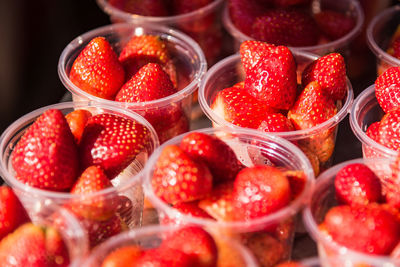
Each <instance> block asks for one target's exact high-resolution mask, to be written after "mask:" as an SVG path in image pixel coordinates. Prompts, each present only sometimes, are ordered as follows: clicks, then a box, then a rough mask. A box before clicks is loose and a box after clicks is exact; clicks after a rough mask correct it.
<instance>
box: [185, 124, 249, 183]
mask: <svg viewBox="0 0 400 267" xmlns="http://www.w3.org/2000/svg"><path fill="white" fill-rule="evenodd" d="M180 147H181V148H182V150H183V151H185V152H186V153H187V154H188V155H189V156H190V157H191V158H192V159H194V160H196V161H202V162H204V163H205V164H206V165H207V167H208V168H209V169H210V171H211V174H212V175H213V178H214V182H215V183H216V182H218V181H224V180H234V179H235V177H236V174H237V173H238V172H239V171H240V170H241V169H243V168H244V166H243V164H242V163H240V161H239V159H238V158H237V157H236V154H235V152H234V151H233V150H232V149H231V147H230V146H228V145H227V144H226V143H225V142H224V141H222V140H221V139H219V138H218V137H214V136H211V135H208V134H204V133H199V132H193V133H189V134H187V135H186V136H185V137H184V138H183V139H182V141H181V144H180ZM221 155H224V156H223V157H221Z"/></svg>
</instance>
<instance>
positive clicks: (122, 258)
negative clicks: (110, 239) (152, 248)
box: [101, 245, 143, 267]
mask: <svg viewBox="0 0 400 267" xmlns="http://www.w3.org/2000/svg"><path fill="white" fill-rule="evenodd" d="M142 254H143V250H142V249H141V248H140V247H139V246H137V245H129V246H125V247H121V248H117V249H116V250H114V251H112V252H111V253H110V254H108V255H107V257H106V258H105V259H104V261H103V263H102V264H101V267H124V266H132V264H133V263H134V262H135V261H137V260H138V259H139V257H140V256H141V255H142Z"/></svg>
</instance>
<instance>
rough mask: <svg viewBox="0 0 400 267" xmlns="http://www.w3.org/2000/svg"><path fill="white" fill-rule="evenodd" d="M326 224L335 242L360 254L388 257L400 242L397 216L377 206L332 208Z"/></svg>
mask: <svg viewBox="0 0 400 267" xmlns="http://www.w3.org/2000/svg"><path fill="white" fill-rule="evenodd" d="M324 223H325V225H326V230H327V231H328V233H329V235H330V236H332V238H333V240H334V241H336V242H337V243H339V244H341V245H343V246H346V247H348V248H350V249H354V250H357V251H359V252H364V253H368V254H374V255H375V254H377V255H387V254H389V253H390V252H391V251H392V250H393V249H394V247H395V246H396V245H397V243H398V242H399V240H400V223H399V221H398V219H397V218H396V216H394V215H393V214H391V213H390V212H388V211H386V210H385V209H384V208H383V207H381V206H380V205H378V204H375V203H372V204H367V205H365V206H360V205H355V206H337V207H333V208H331V209H330V210H329V211H328V213H327V214H326V216H325V220H324Z"/></svg>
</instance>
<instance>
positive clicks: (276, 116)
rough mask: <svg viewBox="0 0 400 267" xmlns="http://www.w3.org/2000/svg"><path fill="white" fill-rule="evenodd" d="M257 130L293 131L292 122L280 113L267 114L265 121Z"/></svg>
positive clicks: (266, 131)
mask: <svg viewBox="0 0 400 267" xmlns="http://www.w3.org/2000/svg"><path fill="white" fill-rule="evenodd" d="M258 130H260V131H262V132H265V133H268V132H290V131H294V130H295V129H294V127H293V124H292V122H291V121H290V120H289V119H288V118H287V117H285V116H284V115H282V114H281V113H271V114H267V115H266V118H265V120H264V121H263V122H262V123H261V124H260V126H258Z"/></svg>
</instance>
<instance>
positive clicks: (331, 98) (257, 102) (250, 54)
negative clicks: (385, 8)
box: [211, 41, 347, 175]
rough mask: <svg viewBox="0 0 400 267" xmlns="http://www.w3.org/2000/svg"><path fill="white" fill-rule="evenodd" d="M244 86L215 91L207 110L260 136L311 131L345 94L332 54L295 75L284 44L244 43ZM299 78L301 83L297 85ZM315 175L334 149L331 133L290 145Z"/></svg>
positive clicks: (339, 62) (341, 70) (341, 67)
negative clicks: (259, 132)
mask: <svg viewBox="0 0 400 267" xmlns="http://www.w3.org/2000/svg"><path fill="white" fill-rule="evenodd" d="M240 55H241V62H242V65H243V69H244V72H245V75H246V77H245V80H244V82H239V83H237V84H235V85H233V86H232V87H230V88H225V89H223V90H221V91H219V92H218V93H217V95H216V96H215V98H214V100H213V102H212V104H211V108H212V110H213V111H214V112H215V113H216V114H217V115H218V116H219V117H221V118H223V119H224V120H226V121H227V122H229V123H232V124H235V125H237V126H241V127H247V128H254V129H258V130H260V131H264V132H289V131H295V130H303V129H309V128H312V127H315V126H317V125H319V124H321V123H323V122H325V121H327V120H329V119H330V118H331V117H333V116H334V115H335V114H337V111H338V106H339V105H340V104H341V102H342V100H343V99H344V97H345V96H346V93H347V84H346V66H345V62H344V59H343V57H342V56H341V55H340V54H337V53H332V54H328V55H326V56H323V57H321V58H319V59H317V60H315V61H313V62H311V63H310V64H309V65H308V66H306V68H305V69H304V71H303V72H302V74H301V78H298V77H297V73H296V68H297V65H296V61H295V58H294V57H293V54H292V53H291V51H290V50H289V49H288V48H287V47H285V46H275V45H271V44H268V43H264V42H260V41H245V42H243V43H242V44H241V46H240ZM298 79H301V85H298V84H297V81H298ZM295 143H296V144H297V145H299V147H300V148H301V149H302V150H303V151H304V152H305V154H306V155H307V156H308V157H309V158H310V161H311V162H312V164H313V167H314V171H315V173H316V175H317V174H318V173H319V168H320V166H321V165H323V164H324V163H326V162H328V160H329V159H330V158H331V155H332V153H333V150H334V145H335V136H334V129H333V128H331V129H327V130H324V131H322V130H321V131H320V132H319V133H316V134H315V135H313V136H311V137H305V138H303V139H300V140H297V141H295Z"/></svg>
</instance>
